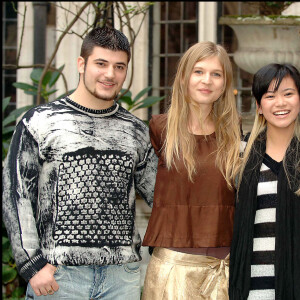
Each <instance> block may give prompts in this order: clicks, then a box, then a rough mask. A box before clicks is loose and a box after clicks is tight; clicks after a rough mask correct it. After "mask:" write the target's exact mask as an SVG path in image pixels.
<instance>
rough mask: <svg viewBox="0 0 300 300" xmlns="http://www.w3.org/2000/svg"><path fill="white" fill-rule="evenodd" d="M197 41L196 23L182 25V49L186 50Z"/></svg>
mask: <svg viewBox="0 0 300 300" xmlns="http://www.w3.org/2000/svg"><path fill="white" fill-rule="evenodd" d="M197 41H198V29H197V24H184V25H183V51H186V50H187V49H188V48H189V47H191V46H192V45H193V44H195V43H197Z"/></svg>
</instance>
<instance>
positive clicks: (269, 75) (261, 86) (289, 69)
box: [237, 64, 300, 196]
mask: <svg viewBox="0 0 300 300" xmlns="http://www.w3.org/2000/svg"><path fill="white" fill-rule="evenodd" d="M287 76H290V77H291V78H292V79H293V80H294V82H295V85H296V87H297V90H298V94H299V97H300V75H299V72H298V70H297V69H296V68H295V67H293V66H292V65H290V64H269V65H266V66H264V67H262V68H261V69H260V70H258V71H257V73H256V74H255V75H254V79H253V86H252V93H253V95H254V97H255V99H256V103H257V106H258V107H259V106H260V105H261V99H262V96H263V95H264V94H265V93H266V92H267V91H268V88H269V86H270V84H271V81H272V80H273V79H275V82H276V83H275V86H274V92H276V91H277V90H278V88H279V85H280V83H281V81H282V79H283V78H285V77H287ZM258 107H257V109H256V113H255V119H254V123H253V127H252V130H251V133H250V136H249V139H248V142H247V145H246V148H245V151H244V154H243V160H242V163H241V164H240V166H239V168H240V169H239V170H238V180H237V189H238V190H239V187H240V184H241V182H242V178H243V172H244V170H245V167H246V164H247V162H248V160H249V155H250V152H251V149H252V147H253V146H254V145H253V144H254V142H255V140H256V139H257V137H258V136H259V134H260V133H262V132H263V131H265V130H267V121H266V119H265V117H264V115H263V114H259V112H258ZM293 137H296V138H297V140H298V147H299V141H300V119H299V114H298V117H297V118H296V120H295V125H294V132H293V136H292V138H293ZM293 150H294V152H295V153H298V154H299V151H300V149H298V148H297V149H293ZM297 157H298V158H299V155H298V156H297ZM283 167H284V170H285V173H286V175H287V179H288V181H289V182H290V175H291V174H288V172H287V168H286V156H284V158H283ZM295 170H296V176H299V172H300V161H299V159H298V160H297V159H296V160H295ZM295 193H296V195H298V196H300V186H299V187H298V189H297V190H296V191H295Z"/></svg>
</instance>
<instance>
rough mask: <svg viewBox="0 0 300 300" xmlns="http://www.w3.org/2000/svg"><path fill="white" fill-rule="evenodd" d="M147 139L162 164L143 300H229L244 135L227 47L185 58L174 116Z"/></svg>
mask: <svg viewBox="0 0 300 300" xmlns="http://www.w3.org/2000/svg"><path fill="white" fill-rule="evenodd" d="M150 137H151V142H152V145H153V147H154V149H155V151H156V154H157V156H158V158H159V162H158V171H157V177H156V186H155V192H154V204H153V210H152V214H151V217H150V220H149V224H148V228H147V231H146V234H145V238H144V241H143V245H144V246H151V247H155V249H154V251H153V254H152V257H151V260H150V263H149V265H148V268H147V273H146V279H145V283H144V289H143V299H144V300H146V299H147V300H150V299H151V300H156V299H168V300H175V299H185V300H187V299H218V300H222V299H228V292H227V288H228V285H227V283H228V275H229V274H228V263H229V255H228V254H229V249H230V248H229V247H230V244H231V239H232V232H233V218H234V189H233V179H234V174H235V168H236V166H237V165H238V160H239V146H240V127H239V118H238V114H237V111H236V103H235V97H234V94H233V88H232V68H231V63H230V60H229V57H228V55H227V53H226V51H225V49H224V48H223V47H222V46H220V45H216V44H214V43H212V42H200V43H197V44H195V45H194V46H192V47H191V48H189V49H188V50H187V51H186V53H185V54H184V55H183V57H182V58H181V60H180V62H179V65H178V69H177V74H176V77H175V81H174V84H173V88H172V98H171V105H170V108H169V110H168V112H167V113H166V114H162V115H156V116H153V117H152V119H151V120H150Z"/></svg>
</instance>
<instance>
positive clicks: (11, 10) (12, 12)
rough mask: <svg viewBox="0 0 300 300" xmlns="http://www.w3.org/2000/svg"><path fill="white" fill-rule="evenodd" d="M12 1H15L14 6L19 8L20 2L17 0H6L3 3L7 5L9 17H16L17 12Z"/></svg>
mask: <svg viewBox="0 0 300 300" xmlns="http://www.w3.org/2000/svg"><path fill="white" fill-rule="evenodd" d="M12 2H13V3H14V6H15V8H16V9H18V2H17V1H6V2H3V5H5V13H6V18H7V19H16V18H17V13H16V12H15V10H14V8H13V5H12Z"/></svg>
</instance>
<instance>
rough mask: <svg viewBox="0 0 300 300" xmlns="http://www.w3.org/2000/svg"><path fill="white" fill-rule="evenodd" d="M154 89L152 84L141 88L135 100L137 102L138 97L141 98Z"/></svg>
mask: <svg viewBox="0 0 300 300" xmlns="http://www.w3.org/2000/svg"><path fill="white" fill-rule="evenodd" d="M151 89H152V86H148V87H146V88H144V89H143V90H141V91H140V92H139V93H138V94H137V95H136V96H135V98H134V99H133V102H136V101H137V100H138V99H140V98H141V97H142V96H144V95H145V94H146V93H148V92H149V91H150V90H151Z"/></svg>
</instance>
